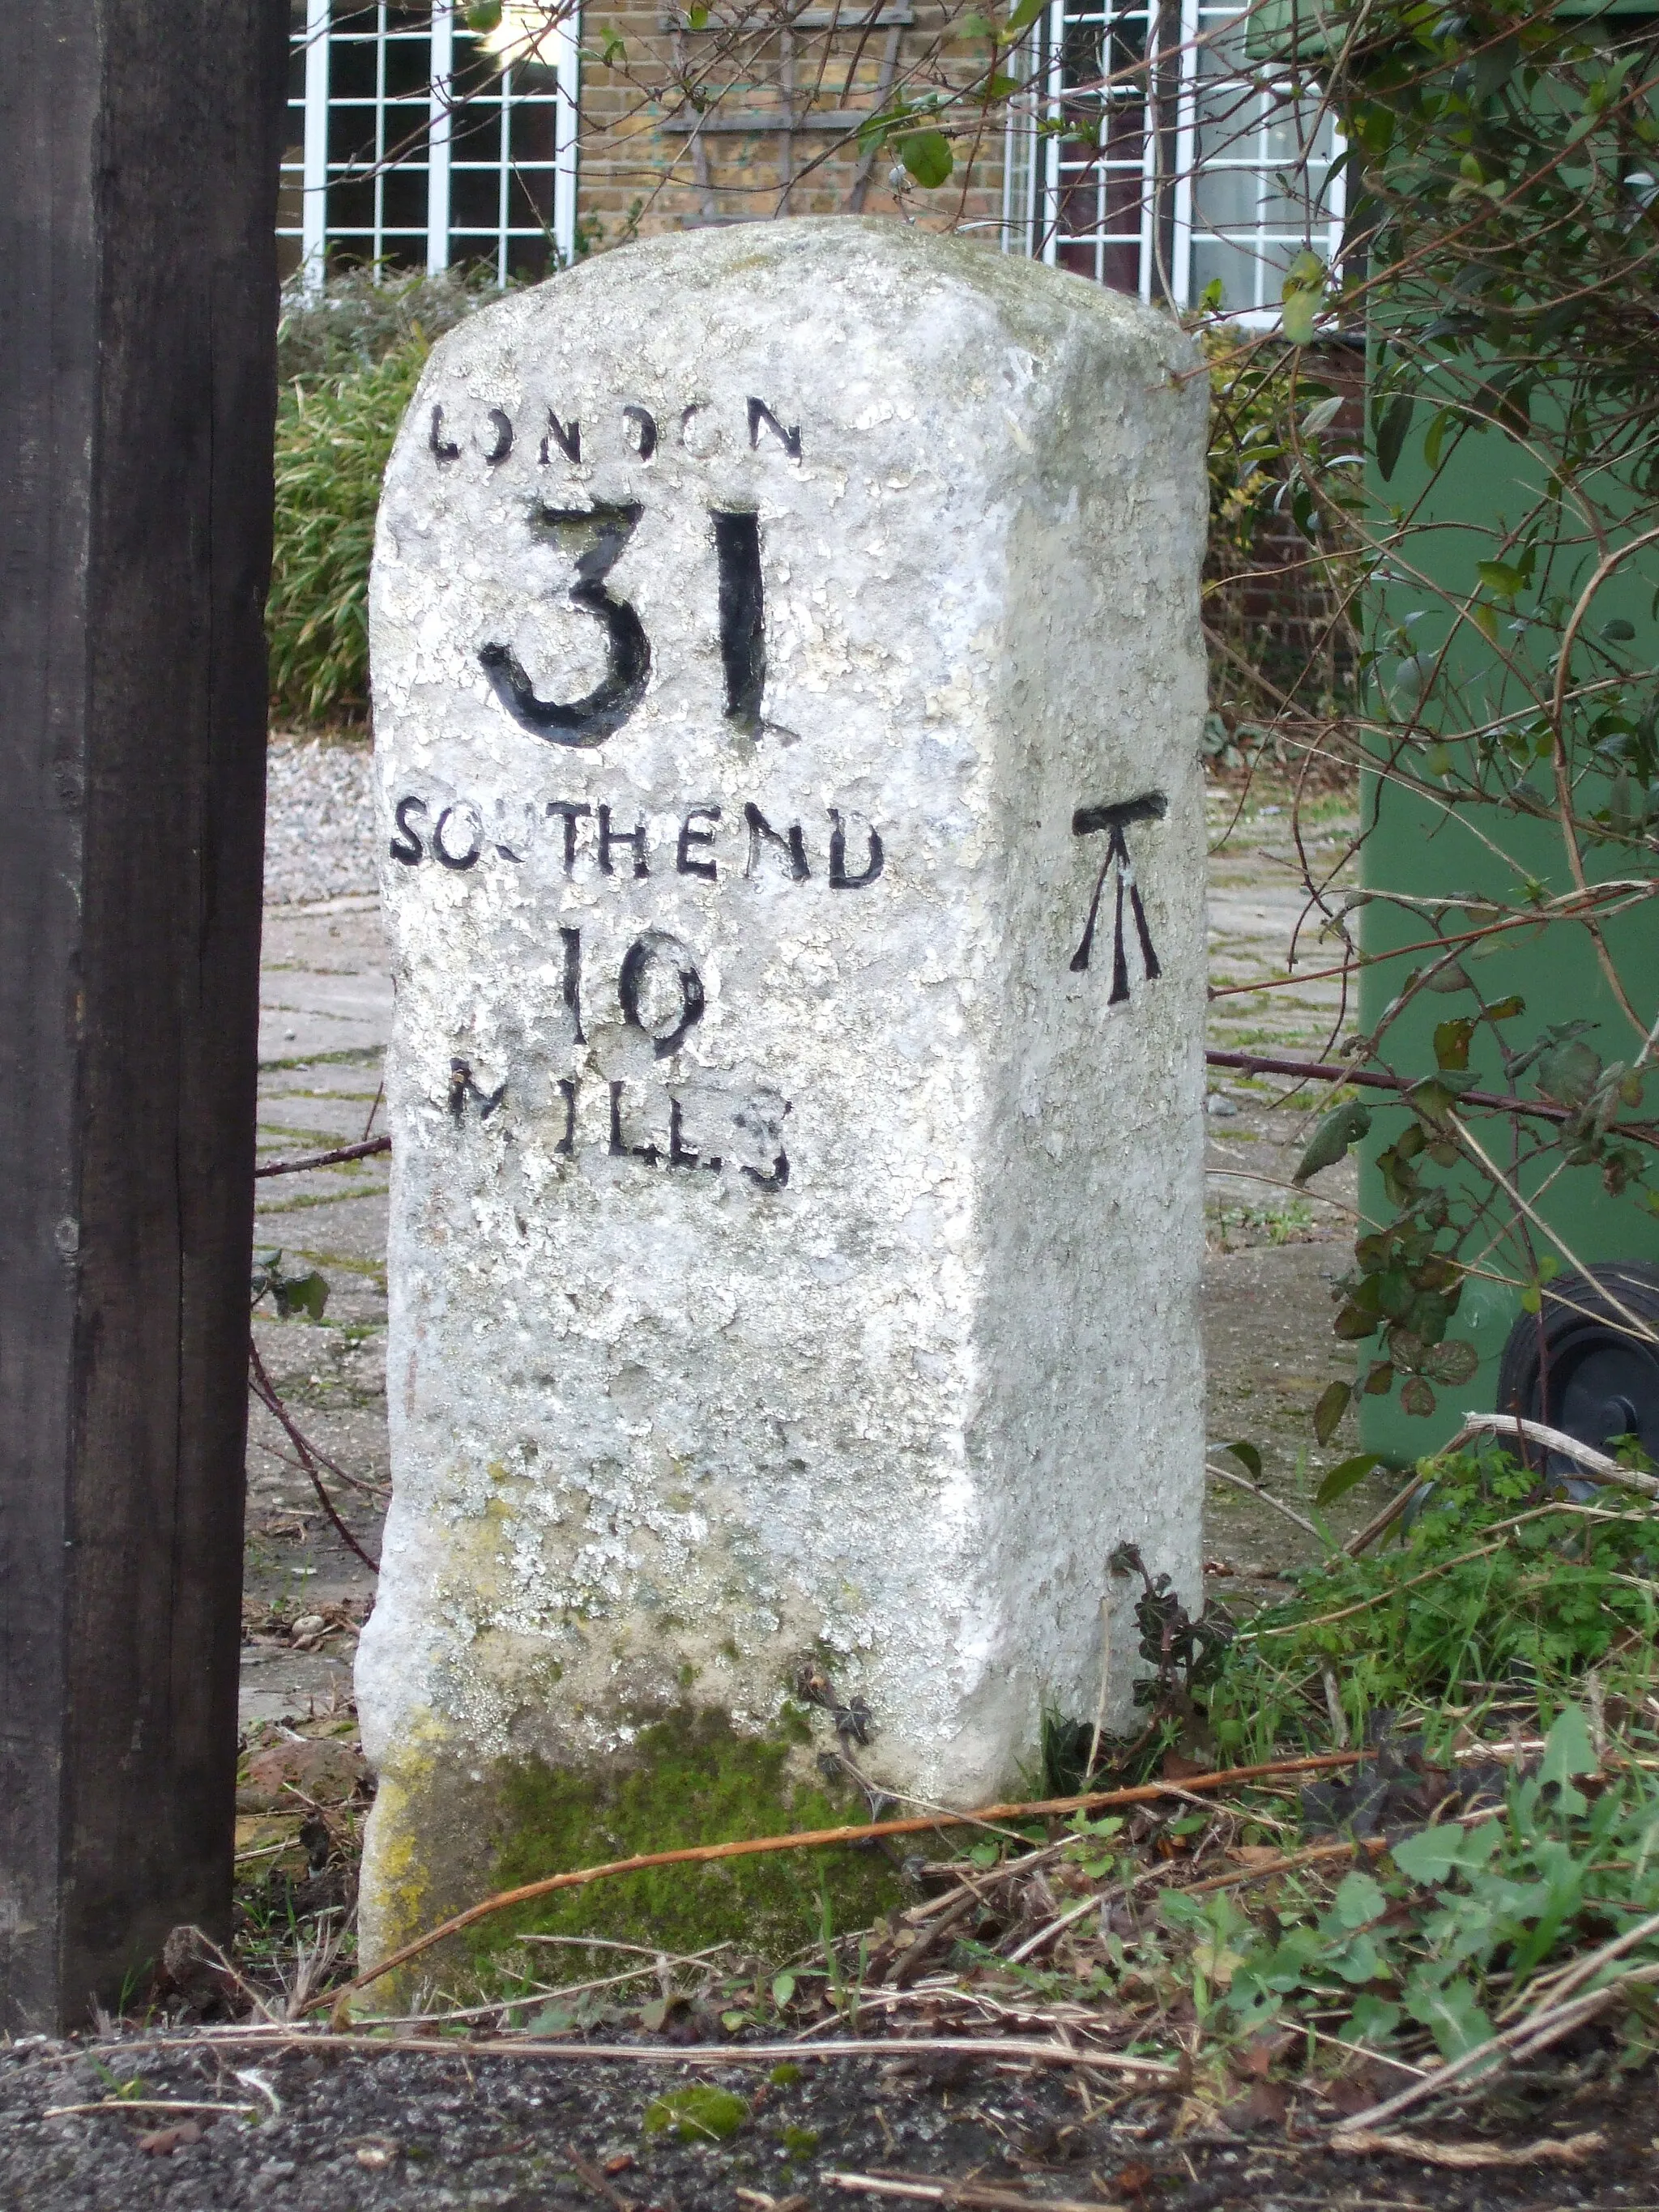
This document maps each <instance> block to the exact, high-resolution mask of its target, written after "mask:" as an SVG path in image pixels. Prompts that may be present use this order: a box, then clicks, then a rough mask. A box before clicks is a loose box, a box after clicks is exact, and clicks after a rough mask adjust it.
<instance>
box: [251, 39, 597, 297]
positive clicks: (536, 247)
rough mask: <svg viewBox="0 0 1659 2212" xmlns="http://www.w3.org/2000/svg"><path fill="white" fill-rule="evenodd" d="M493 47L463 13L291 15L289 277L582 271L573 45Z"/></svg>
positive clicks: (281, 213) (284, 205) (285, 200)
mask: <svg viewBox="0 0 1659 2212" xmlns="http://www.w3.org/2000/svg"><path fill="white" fill-rule="evenodd" d="M503 21H504V24H505V26H506V27H505V30H504V31H503V32H502V33H491V34H489V35H488V36H486V35H481V34H477V33H474V32H472V31H471V30H470V29H468V27H467V26H466V23H465V16H464V15H462V14H461V13H460V11H459V8H458V4H457V0H404V4H399V0H294V21H293V31H292V36H291V52H290V61H289V133H288V137H289V143H288V148H287V152H286V156H285V159H284V161H283V178H282V197H281V200H280V203H279V207H278V215H277V229H276V235H277V243H278V251H279V253H280V254H281V258H282V266H283V275H284V276H289V275H291V274H292V273H293V272H294V271H295V270H297V269H301V268H303V269H305V270H307V271H308V272H314V275H315V276H316V279H317V281H319V282H320V281H321V278H322V276H323V274H324V272H325V270H327V269H330V268H333V267H339V266H342V265H347V264H360V265H361V264H372V265H374V266H375V267H387V268H391V269H409V270H413V269H428V270H438V269H447V267H448V266H449V265H450V264H451V263H452V262H459V261H466V262H479V261H483V262H486V263H489V264H491V265H493V267H494V268H495V273H496V277H497V280H498V282H501V283H505V282H506V281H507V277H508V276H521V277H526V278H535V277H538V276H546V275H548V274H549V273H550V270H553V269H555V268H556V267H558V266H559V265H560V264H562V263H564V262H567V261H568V260H570V259H571V258H573V254H574V244H575V217H576V32H575V25H574V21H569V20H566V21H562V22H561V23H559V24H558V25H557V26H556V27H555V28H554V29H553V30H551V31H550V32H548V33H545V34H544V35H541V36H539V37H538V39H537V40H535V42H534V44H533V45H531V44H529V43H528V42H527V41H526V40H525V39H524V38H523V37H522V36H520V37H518V38H516V39H515V37H514V34H513V11H511V10H510V9H504V10H503Z"/></svg>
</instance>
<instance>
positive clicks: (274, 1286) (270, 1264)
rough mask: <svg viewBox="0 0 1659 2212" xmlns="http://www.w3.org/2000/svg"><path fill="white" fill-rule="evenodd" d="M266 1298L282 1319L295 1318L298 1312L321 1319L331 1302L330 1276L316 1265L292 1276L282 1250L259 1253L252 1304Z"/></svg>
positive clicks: (254, 1264)
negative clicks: (329, 1294)
mask: <svg viewBox="0 0 1659 2212" xmlns="http://www.w3.org/2000/svg"><path fill="white" fill-rule="evenodd" d="M264 1298H269V1299H270V1303H271V1304H272V1305H273V1306H274V1307H275V1309H276V1313H277V1316H278V1317H279V1318H280V1319H282V1320H283V1321H292V1320H293V1318H294V1316H295V1314H303V1315H305V1316H306V1317H307V1320H309V1321H320V1320H321V1319H322V1317H323V1312H324V1309H325V1307H326V1306H327V1304H328V1279H327V1278H326V1277H325V1276H324V1275H322V1274H319V1273H318V1271H317V1269H316V1268H315V1267H310V1268H307V1271H306V1273H304V1274H303V1275H290V1274H289V1273H288V1272H287V1270H286V1269H285V1268H284V1267H283V1255H282V1254H281V1253H280V1252H256V1253H255V1254H254V1255H253V1282H252V1304H254V1305H256V1306H257V1305H258V1304H259V1303H260V1301H261V1300H262V1299H264Z"/></svg>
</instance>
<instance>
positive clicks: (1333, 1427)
mask: <svg viewBox="0 0 1659 2212" xmlns="http://www.w3.org/2000/svg"><path fill="white" fill-rule="evenodd" d="M1352 1396H1353V1385H1352V1383H1327V1384H1326V1386H1325V1388H1324V1389H1322V1391H1321V1392H1320V1394H1319V1403H1318V1404H1317V1405H1316V1407H1314V1409H1313V1427H1314V1435H1315V1436H1316V1437H1317V1438H1318V1440H1319V1442H1320V1443H1322V1444H1328V1443H1329V1442H1330V1440H1331V1438H1332V1437H1334V1435H1335V1434H1336V1432H1337V1430H1338V1428H1339V1427H1340V1425H1341V1421H1342V1416H1343V1415H1344V1413H1346V1412H1347V1410H1348V1405H1349V1401H1350V1400H1351V1399H1352Z"/></svg>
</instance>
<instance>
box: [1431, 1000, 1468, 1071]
mask: <svg viewBox="0 0 1659 2212" xmlns="http://www.w3.org/2000/svg"><path fill="white" fill-rule="evenodd" d="M1472 1036H1474V1016H1473V1015H1471V1014H1459V1015H1458V1017H1457V1018H1456V1019H1455V1021H1449V1022H1441V1023H1439V1024H1437V1027H1436V1029H1435V1032H1434V1057H1435V1064H1436V1066H1438V1067H1449V1068H1455V1069H1456V1070H1458V1071H1460V1072H1461V1071H1462V1069H1464V1068H1466V1067H1467V1066H1468V1064H1469V1039H1470V1038H1471V1037H1472Z"/></svg>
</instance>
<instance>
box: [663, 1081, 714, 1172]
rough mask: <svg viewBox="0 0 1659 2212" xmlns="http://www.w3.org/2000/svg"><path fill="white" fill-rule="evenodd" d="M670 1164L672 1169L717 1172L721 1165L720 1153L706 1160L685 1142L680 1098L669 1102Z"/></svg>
mask: <svg viewBox="0 0 1659 2212" xmlns="http://www.w3.org/2000/svg"><path fill="white" fill-rule="evenodd" d="M668 1164H669V1166H670V1167H671V1168H709V1169H712V1170H715V1171H718V1170H719V1168H720V1154H719V1153H718V1152H711V1153H710V1154H709V1156H708V1158H707V1159H704V1158H703V1157H702V1153H701V1152H694V1151H693V1150H692V1148H691V1147H690V1146H689V1145H688V1144H687V1143H686V1142H685V1140H684V1130H683V1124H682V1121H681V1109H680V1102H679V1100H678V1098H670V1100H669V1102H668Z"/></svg>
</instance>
